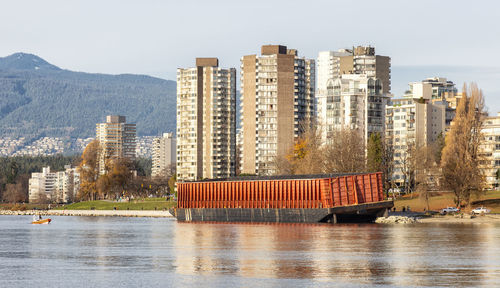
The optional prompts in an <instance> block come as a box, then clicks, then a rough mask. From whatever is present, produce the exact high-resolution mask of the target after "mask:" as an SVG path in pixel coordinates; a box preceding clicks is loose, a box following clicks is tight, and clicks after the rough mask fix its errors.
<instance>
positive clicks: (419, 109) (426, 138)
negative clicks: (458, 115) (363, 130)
mask: <svg viewBox="0 0 500 288" xmlns="http://www.w3.org/2000/svg"><path fill="white" fill-rule="evenodd" d="M409 86H410V89H409V90H408V91H407V93H406V94H405V95H404V96H403V98H402V99H392V101H391V103H390V104H389V105H388V106H387V107H386V121H385V125H386V129H385V135H386V143H387V145H389V147H391V148H392V151H393V161H394V173H393V175H392V178H393V180H394V182H395V183H396V184H397V185H398V186H404V181H405V180H404V169H405V167H407V166H408V165H409V162H408V161H410V160H409V157H410V155H411V152H410V151H411V149H412V148H417V147H421V146H425V145H428V144H430V143H432V142H434V141H436V140H437V138H438V137H439V135H440V134H443V136H444V132H445V129H446V113H447V112H446V111H447V107H448V105H447V103H446V101H432V98H433V91H434V89H433V86H432V84H431V83H427V82H425V81H422V82H413V83H410V84H409Z"/></svg>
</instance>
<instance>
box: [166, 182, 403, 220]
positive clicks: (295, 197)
mask: <svg viewBox="0 0 500 288" xmlns="http://www.w3.org/2000/svg"><path fill="white" fill-rule="evenodd" d="M177 199H178V201H177V207H176V208H174V209H173V210H172V211H171V212H172V213H173V215H174V216H175V217H176V218H177V220H179V221H188V222H189V221H223V222H287V223H290V222H293V223H315V222H330V223H337V222H360V221H372V220H374V219H375V218H376V217H379V216H383V215H384V214H386V213H387V211H388V209H390V208H392V207H393V202H392V201H386V200H384V194H383V190H382V173H355V174H328V175H294V176H270V177H237V178H231V179H221V180H203V181H194V182H177Z"/></svg>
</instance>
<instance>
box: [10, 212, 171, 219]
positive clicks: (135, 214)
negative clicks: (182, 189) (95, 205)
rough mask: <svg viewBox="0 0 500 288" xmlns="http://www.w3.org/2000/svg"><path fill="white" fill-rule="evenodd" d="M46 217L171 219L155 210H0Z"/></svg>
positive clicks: (168, 214) (166, 213)
mask: <svg viewBox="0 0 500 288" xmlns="http://www.w3.org/2000/svg"><path fill="white" fill-rule="evenodd" d="M34 214H41V215H46V216H50V215H53V216H118V217H172V214H170V212H168V211H160V210H158V211H155V210H26V211H10V210H0V215H34Z"/></svg>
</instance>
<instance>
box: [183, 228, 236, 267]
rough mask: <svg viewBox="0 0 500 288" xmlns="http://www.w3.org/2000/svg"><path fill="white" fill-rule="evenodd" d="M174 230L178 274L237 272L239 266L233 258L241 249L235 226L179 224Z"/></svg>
mask: <svg viewBox="0 0 500 288" xmlns="http://www.w3.org/2000/svg"><path fill="white" fill-rule="evenodd" d="M174 229H175V232H174V242H173V243H174V251H175V252H174V253H175V265H174V266H175V267H176V272H177V273H180V274H204V273H209V274H213V272H216V273H218V272H223V273H234V274H236V273H237V270H238V267H239V266H240V265H239V264H238V263H236V262H235V261H237V260H235V259H234V257H233V255H231V254H232V253H233V252H234V250H235V249H238V248H237V245H236V243H237V240H238V235H237V234H236V233H234V229H235V227H234V226H232V225H231V226H226V225H219V224H207V223H204V224H196V223H177V224H176V225H175V228H174ZM225 254H227V255H225Z"/></svg>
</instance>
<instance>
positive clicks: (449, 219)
mask: <svg viewBox="0 0 500 288" xmlns="http://www.w3.org/2000/svg"><path fill="white" fill-rule="evenodd" d="M418 222H419V223H459V224H468V223H476V224H485V223H500V215H499V214H486V215H478V216H471V215H469V214H464V215H463V216H462V215H449V216H434V217H425V218H419V219H418Z"/></svg>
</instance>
